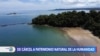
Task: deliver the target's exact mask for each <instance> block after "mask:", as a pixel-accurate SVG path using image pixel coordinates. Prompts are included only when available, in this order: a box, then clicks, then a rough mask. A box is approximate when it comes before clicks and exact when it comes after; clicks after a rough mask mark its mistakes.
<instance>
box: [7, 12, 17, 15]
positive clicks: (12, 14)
mask: <svg viewBox="0 0 100 56" xmlns="http://www.w3.org/2000/svg"><path fill="white" fill-rule="evenodd" d="M16 14H17V13H15V12H13V13H8V14H7V15H16Z"/></svg>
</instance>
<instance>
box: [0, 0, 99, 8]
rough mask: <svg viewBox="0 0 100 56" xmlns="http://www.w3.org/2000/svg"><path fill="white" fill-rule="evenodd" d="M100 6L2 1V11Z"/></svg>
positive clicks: (94, 1)
mask: <svg viewBox="0 0 100 56" xmlns="http://www.w3.org/2000/svg"><path fill="white" fill-rule="evenodd" d="M99 5H100V0H0V10H49V9H58V8H84V7H99Z"/></svg>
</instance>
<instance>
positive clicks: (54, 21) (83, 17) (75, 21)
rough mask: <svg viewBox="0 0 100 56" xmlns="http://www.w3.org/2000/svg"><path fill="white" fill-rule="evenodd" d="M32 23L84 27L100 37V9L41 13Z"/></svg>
mask: <svg viewBox="0 0 100 56" xmlns="http://www.w3.org/2000/svg"><path fill="white" fill-rule="evenodd" d="M32 24H37V25H45V24H46V25H50V26H54V27H82V28H84V29H88V30H90V31H91V32H92V33H93V34H94V35H95V36H99V37H100V11H98V12H97V11H95V10H91V11H90V12H89V13H86V12H84V11H81V12H76V11H72V12H63V13H59V14H57V15H55V14H50V15H40V16H38V17H36V18H34V19H32Z"/></svg>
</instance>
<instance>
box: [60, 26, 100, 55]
mask: <svg viewBox="0 0 100 56" xmlns="http://www.w3.org/2000/svg"><path fill="white" fill-rule="evenodd" d="M60 29H61V30H62V31H63V32H64V35H65V36H67V35H68V36H70V38H71V39H73V40H74V41H75V42H76V43H77V44H78V45H79V46H97V53H88V54H86V53H84V55H83V56H100V39H99V38H98V37H96V36H94V35H93V34H92V33H91V32H90V31H89V30H84V29H82V28H80V27H76V28H66V27H65V28H60Z"/></svg>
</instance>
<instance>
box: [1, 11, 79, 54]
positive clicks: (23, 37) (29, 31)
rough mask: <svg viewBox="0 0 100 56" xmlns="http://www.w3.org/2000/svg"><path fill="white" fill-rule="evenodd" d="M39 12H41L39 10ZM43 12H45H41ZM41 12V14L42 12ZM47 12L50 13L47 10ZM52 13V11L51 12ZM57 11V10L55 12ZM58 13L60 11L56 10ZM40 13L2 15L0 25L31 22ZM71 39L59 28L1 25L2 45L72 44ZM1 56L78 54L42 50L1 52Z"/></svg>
mask: <svg viewBox="0 0 100 56" xmlns="http://www.w3.org/2000/svg"><path fill="white" fill-rule="evenodd" d="M38 13H39V12H38ZM41 13H43V12H41ZM41 13H40V14H41ZM45 13H46V14H50V12H49V13H47V12H45ZM51 13H52V12H51ZM53 13H55V12H53ZM56 13H58V12H56ZM38 15H39V14H33V15H32V14H31V15H30V14H28V15H26V14H25V15H2V16H0V25H2V24H17V23H31V20H32V18H34V17H36V16H38ZM72 45H75V44H74V43H73V41H72V40H71V39H69V38H68V37H65V36H64V34H63V33H62V32H61V31H60V30H59V29H57V28H54V27H48V26H36V25H27V24H19V25H12V26H10V25H8V26H6V27H0V46H33V47H34V46H72ZM0 56H77V54H76V53H66V52H61V53H59V52H55V53H53V52H52V53H50V52H46V53H44V52H42V53H12V54H9V53H8V54H0Z"/></svg>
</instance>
